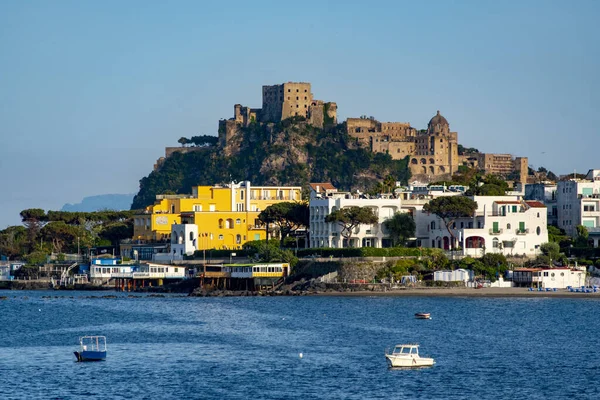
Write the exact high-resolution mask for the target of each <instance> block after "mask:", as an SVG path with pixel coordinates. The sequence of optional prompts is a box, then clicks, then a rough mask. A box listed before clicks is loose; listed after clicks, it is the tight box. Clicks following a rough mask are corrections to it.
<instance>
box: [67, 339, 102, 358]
mask: <svg viewBox="0 0 600 400" xmlns="http://www.w3.org/2000/svg"><path fill="white" fill-rule="evenodd" d="M79 345H80V350H79V351H74V352H73V353H75V357H76V358H77V361H103V360H105V359H106V336H82V337H80V338H79Z"/></svg>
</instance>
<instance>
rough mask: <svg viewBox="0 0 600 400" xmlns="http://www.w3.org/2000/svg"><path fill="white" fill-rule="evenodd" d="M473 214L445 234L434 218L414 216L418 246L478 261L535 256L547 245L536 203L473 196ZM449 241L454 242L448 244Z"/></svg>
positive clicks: (543, 217) (543, 214)
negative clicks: (491, 257) (494, 256)
mask: <svg viewBox="0 0 600 400" xmlns="http://www.w3.org/2000/svg"><path fill="white" fill-rule="evenodd" d="M472 199H473V200H474V201H476V202H477V210H476V211H475V214H474V215H473V216H472V217H468V218H458V219H456V221H454V224H453V226H452V227H451V231H452V233H453V235H454V239H453V238H452V236H451V235H450V233H449V232H448V229H447V228H446V225H445V224H444V221H443V220H442V219H441V218H439V217H437V216H436V215H433V214H429V213H427V212H425V211H423V209H422V206H420V207H419V210H418V211H416V212H415V214H414V217H415V222H416V225H417V240H418V243H417V244H418V245H419V246H422V247H437V248H441V249H444V250H451V249H453V248H454V249H457V248H458V249H459V252H460V254H461V255H469V256H474V257H480V256H482V255H484V254H485V253H486V252H487V253H500V254H504V255H506V256H516V255H522V256H535V255H537V254H539V252H540V246H541V244H542V243H545V242H547V241H548V229H547V213H546V207H545V206H544V204H542V203H541V202H539V201H524V200H522V199H520V198H519V197H518V196H473V197H472ZM452 240H454V241H455V242H454V243H452Z"/></svg>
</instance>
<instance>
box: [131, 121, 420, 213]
mask: <svg viewBox="0 0 600 400" xmlns="http://www.w3.org/2000/svg"><path fill="white" fill-rule="evenodd" d="M228 149H229V150H230V151H231V155H227V154H224V152H223V150H222V149H220V148H217V147H214V146H213V147H207V148H206V150H205V151H203V152H190V153H186V154H182V153H177V152H176V153H174V154H173V155H171V156H170V157H169V158H167V159H166V160H165V161H164V163H163V164H162V165H161V167H160V168H159V169H158V170H157V171H153V172H151V173H150V174H149V175H148V176H147V177H144V178H142V179H141V180H140V191H139V192H138V194H137V195H136V196H135V198H134V200H133V205H132V208H133V209H141V208H144V207H146V206H148V205H150V204H153V203H154V200H155V198H156V195H157V194H165V193H167V192H170V193H191V191H192V187H193V186H198V185H214V184H216V183H222V182H229V181H231V180H236V181H243V180H249V181H251V182H252V184H253V185H297V186H306V185H307V184H308V183H309V182H311V181H312V182H331V183H332V184H333V185H334V186H336V187H337V188H338V189H340V190H361V191H363V192H367V191H369V189H371V188H372V187H373V186H374V185H375V184H376V182H378V181H382V180H384V179H385V178H386V177H388V176H391V177H392V179H393V180H394V182H395V181H401V182H403V183H407V181H408V179H409V178H410V172H409V169H408V158H405V159H403V160H392V158H391V156H390V155H388V154H384V153H373V152H371V151H370V150H369V149H366V148H363V147H361V146H360V145H359V144H358V143H357V141H356V140H355V139H352V138H350V137H349V136H348V135H347V134H346V133H345V130H344V128H343V126H342V125H337V126H334V127H328V128H327V129H326V130H323V129H319V128H315V127H312V126H310V125H309V124H307V123H306V121H305V120H304V118H302V117H293V118H289V119H286V120H284V121H281V122H279V123H277V124H274V125H273V124H269V125H265V124H258V123H252V124H250V126H248V127H245V128H241V129H240V132H239V134H238V135H236V137H234V138H233V139H232V140H231V141H230V143H228Z"/></svg>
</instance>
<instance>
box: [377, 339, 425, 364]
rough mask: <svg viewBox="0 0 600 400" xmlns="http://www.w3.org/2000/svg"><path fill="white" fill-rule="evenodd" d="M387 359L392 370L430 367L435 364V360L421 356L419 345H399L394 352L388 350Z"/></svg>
mask: <svg viewBox="0 0 600 400" xmlns="http://www.w3.org/2000/svg"><path fill="white" fill-rule="evenodd" d="M385 358H387V360H388V364H389V366H390V368H398V367H400V368H418V367H430V366H432V365H433V364H435V361H434V360H433V358H429V357H421V356H419V345H418V344H398V345H396V346H395V347H394V348H393V350H392V351H388V350H386V352H385Z"/></svg>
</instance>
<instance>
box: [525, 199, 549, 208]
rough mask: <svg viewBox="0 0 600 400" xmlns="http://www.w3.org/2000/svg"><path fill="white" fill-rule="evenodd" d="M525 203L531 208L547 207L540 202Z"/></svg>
mask: <svg viewBox="0 0 600 400" xmlns="http://www.w3.org/2000/svg"><path fill="white" fill-rule="evenodd" d="M525 203H527V205H528V206H529V207H536V208H546V205H544V203H542V202H540V201H526V202H525Z"/></svg>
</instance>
